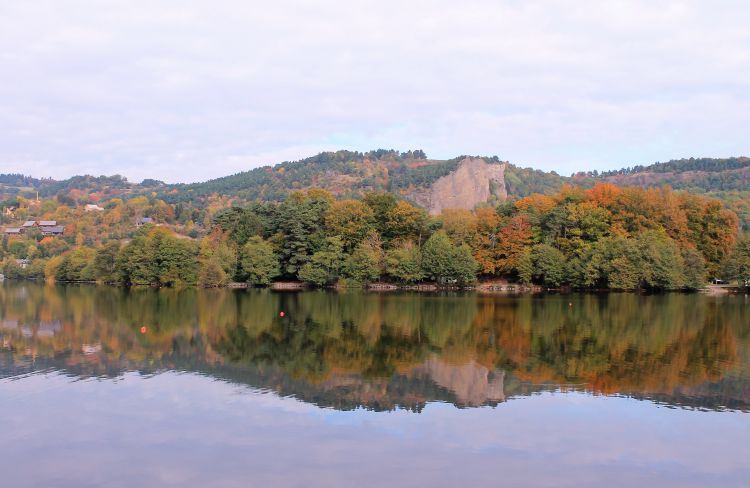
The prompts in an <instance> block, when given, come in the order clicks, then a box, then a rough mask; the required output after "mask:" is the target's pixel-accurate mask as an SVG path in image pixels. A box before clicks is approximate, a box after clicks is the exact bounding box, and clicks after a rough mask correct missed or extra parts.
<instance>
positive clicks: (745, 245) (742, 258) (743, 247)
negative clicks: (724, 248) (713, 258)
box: [722, 236, 750, 286]
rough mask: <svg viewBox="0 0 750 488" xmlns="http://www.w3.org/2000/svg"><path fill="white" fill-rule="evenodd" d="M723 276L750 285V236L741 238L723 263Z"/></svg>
mask: <svg viewBox="0 0 750 488" xmlns="http://www.w3.org/2000/svg"><path fill="white" fill-rule="evenodd" d="M722 274H723V276H724V277H725V278H726V279H728V280H732V281H738V282H740V283H741V284H742V285H744V286H750V236H745V237H743V238H742V239H740V240H739V241H738V242H737V244H736V245H735V247H734V249H732V251H731V252H730V253H729V255H728V256H727V258H726V259H725V260H724V263H723V272H722Z"/></svg>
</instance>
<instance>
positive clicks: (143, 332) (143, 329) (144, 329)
mask: <svg viewBox="0 0 750 488" xmlns="http://www.w3.org/2000/svg"><path fill="white" fill-rule="evenodd" d="M145 333H146V326H145V325H144V326H143V327H141V334H145Z"/></svg>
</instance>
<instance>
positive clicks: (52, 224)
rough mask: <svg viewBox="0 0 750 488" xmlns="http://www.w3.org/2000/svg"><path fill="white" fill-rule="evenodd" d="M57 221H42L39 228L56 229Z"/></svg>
mask: <svg viewBox="0 0 750 488" xmlns="http://www.w3.org/2000/svg"><path fill="white" fill-rule="evenodd" d="M56 225H57V220H40V221H39V227H55V226H56Z"/></svg>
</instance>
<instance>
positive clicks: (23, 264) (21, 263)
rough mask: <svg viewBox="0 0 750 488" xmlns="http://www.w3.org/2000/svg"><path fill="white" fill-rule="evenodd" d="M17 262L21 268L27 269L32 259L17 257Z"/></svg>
mask: <svg viewBox="0 0 750 488" xmlns="http://www.w3.org/2000/svg"><path fill="white" fill-rule="evenodd" d="M16 264H17V265H19V266H20V267H21V269H26V268H27V267H28V266H29V264H31V260H29V259H16Z"/></svg>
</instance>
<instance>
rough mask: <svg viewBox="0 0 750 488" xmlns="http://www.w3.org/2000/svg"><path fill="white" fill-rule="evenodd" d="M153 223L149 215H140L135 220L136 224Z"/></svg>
mask: <svg viewBox="0 0 750 488" xmlns="http://www.w3.org/2000/svg"><path fill="white" fill-rule="evenodd" d="M153 223H154V219H152V218H151V217H141V218H140V219H138V222H136V225H138V226H140V225H146V224H153Z"/></svg>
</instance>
